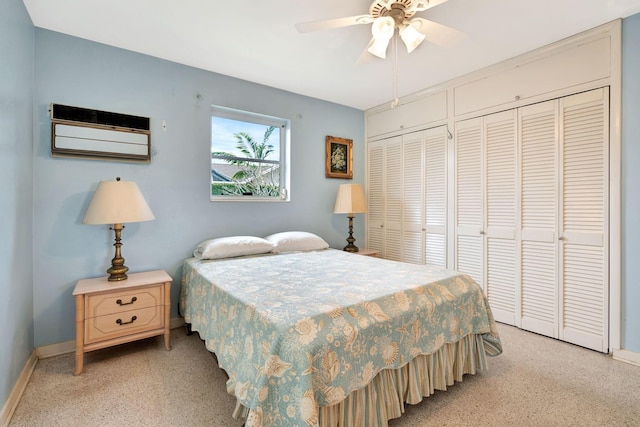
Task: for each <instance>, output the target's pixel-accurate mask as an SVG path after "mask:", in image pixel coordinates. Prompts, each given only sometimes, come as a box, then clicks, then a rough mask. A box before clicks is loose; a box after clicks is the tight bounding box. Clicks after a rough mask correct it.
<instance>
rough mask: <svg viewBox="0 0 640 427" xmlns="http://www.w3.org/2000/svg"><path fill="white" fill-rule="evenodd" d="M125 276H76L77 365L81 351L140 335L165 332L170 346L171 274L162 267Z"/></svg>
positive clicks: (81, 358)
mask: <svg viewBox="0 0 640 427" xmlns="http://www.w3.org/2000/svg"><path fill="white" fill-rule="evenodd" d="M128 276H129V277H128V278H127V279H126V280H123V281H120V282H109V281H108V280H107V277H106V276H104V277H97V278H94V279H82V280H78V283H76V287H75V289H74V290H73V295H74V296H75V299H76V368H75V371H74V375H79V374H80V373H81V372H82V367H83V363H84V353H86V352H89V351H93V350H98V349H100V348H105V347H111V346H114V345H118V344H123V343H126V342H130V341H136V340H139V339H142V338H148V337H153V336H156V335H164V345H165V347H166V348H167V350H171V337H170V329H169V326H170V320H169V316H170V314H171V310H170V308H171V282H172V280H173V279H171V276H169V275H168V274H167V272H166V271H164V270H155V271H148V272H144V273H131V274H129V275H128Z"/></svg>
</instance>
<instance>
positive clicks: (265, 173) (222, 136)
mask: <svg viewBox="0 0 640 427" xmlns="http://www.w3.org/2000/svg"><path fill="white" fill-rule="evenodd" d="M280 132H281V129H280V127H278V126H273V125H265V124H259V123H252V122H246V121H242V120H233V119H229V118H225V117H218V116H212V117H211V195H212V196H259V197H260V196H262V197H280V153H281V150H280V141H281V138H280V137H281V135H280Z"/></svg>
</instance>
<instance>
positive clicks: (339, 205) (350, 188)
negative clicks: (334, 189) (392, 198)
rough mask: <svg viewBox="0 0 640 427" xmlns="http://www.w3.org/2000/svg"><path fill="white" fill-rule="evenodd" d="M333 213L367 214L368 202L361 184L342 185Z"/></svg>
mask: <svg viewBox="0 0 640 427" xmlns="http://www.w3.org/2000/svg"><path fill="white" fill-rule="evenodd" d="M333 213H346V214H354V213H367V202H366V200H365V198H364V191H363V190H362V186H361V185H360V184H342V185H341V186H340V187H339V188H338V195H337V196H336V205H335V207H334V208H333Z"/></svg>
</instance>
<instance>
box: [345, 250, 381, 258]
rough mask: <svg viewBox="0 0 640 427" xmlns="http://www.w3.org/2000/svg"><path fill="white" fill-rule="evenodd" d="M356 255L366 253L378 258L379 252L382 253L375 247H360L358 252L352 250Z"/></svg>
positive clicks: (365, 254)
mask: <svg viewBox="0 0 640 427" xmlns="http://www.w3.org/2000/svg"><path fill="white" fill-rule="evenodd" d="M352 253H354V254H356V255H364V256H370V257H373V258H377V257H378V253H380V251H376V250H375V249H360V250H359V251H358V252H352Z"/></svg>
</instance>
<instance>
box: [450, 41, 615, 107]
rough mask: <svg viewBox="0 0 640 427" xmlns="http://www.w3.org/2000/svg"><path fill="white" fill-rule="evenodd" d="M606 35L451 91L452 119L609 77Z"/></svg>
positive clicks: (609, 55) (609, 45) (608, 54)
mask: <svg viewBox="0 0 640 427" xmlns="http://www.w3.org/2000/svg"><path fill="white" fill-rule="evenodd" d="M610 50H611V41H610V38H609V35H608V34H607V35H606V36H603V38H600V39H597V40H594V41H591V42H588V43H584V44H580V45H578V46H576V47H573V48H571V49H568V50H563V51H560V52H555V53H553V54H550V55H549V56H546V57H543V58H540V59H536V60H534V61H531V62H528V63H523V64H519V65H518V66H515V67H513V68H510V69H508V70H506V71H503V72H500V73H496V74H492V75H490V76H487V77H484V78H482V79H480V80H476V81H472V82H470V83H466V84H463V85H461V86H458V87H456V88H454V106H455V115H456V116H458V115H462V114H467V113H471V112H474V111H479V110H482V109H484V108H490V107H495V106H499V105H503V104H508V103H512V102H514V101H516V100H524V99H527V98H530V97H533V96H540V95H544V94H546V93H551V92H553V91H557V90H561V89H564V88H569V87H572V86H576V85H579V84H583V83H587V82H591V81H595V80H599V79H604V78H607V77H609V75H610V73H611V65H610V62H611V61H610V58H611V52H610Z"/></svg>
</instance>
